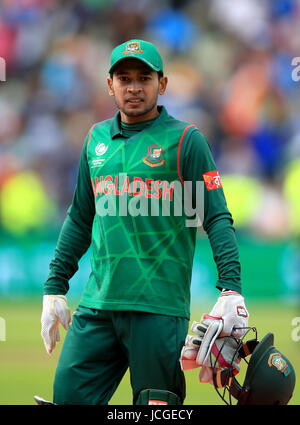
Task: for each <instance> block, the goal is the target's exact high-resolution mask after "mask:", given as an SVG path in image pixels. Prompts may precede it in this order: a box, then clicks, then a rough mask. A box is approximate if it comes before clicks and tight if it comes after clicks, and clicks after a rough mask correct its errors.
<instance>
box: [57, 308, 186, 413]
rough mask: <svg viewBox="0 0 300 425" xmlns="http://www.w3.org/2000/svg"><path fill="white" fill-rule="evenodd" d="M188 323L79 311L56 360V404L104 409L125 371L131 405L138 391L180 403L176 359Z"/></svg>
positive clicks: (146, 315) (158, 317)
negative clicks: (156, 392)
mask: <svg viewBox="0 0 300 425" xmlns="http://www.w3.org/2000/svg"><path fill="white" fill-rule="evenodd" d="M187 331H188V320H187V319H186V318H182V317H173V316H166V315H160V314H152V313H145V312H137V311H104V310H95V309H90V308H87V307H83V306H79V307H78V309H77V311H76V312H75V314H74V315H73V320H72V324H71V326H70V328H69V330H68V332H67V334H66V338H65V342H64V345H63V348H62V351H61V355H60V358H59V362H58V366H57V370H56V375H55V380H54V396H53V401H54V403H56V404H98V405H105V404H108V402H109V400H110V399H111V397H112V395H113V394H114V392H115V390H116V388H117V387H118V385H119V383H120V381H121V379H122V377H123V376H124V374H125V372H126V370H127V369H128V367H129V370H130V381H131V386H132V395H133V404H135V402H136V400H137V398H138V395H139V393H140V391H141V390H143V389H156V390H167V391H171V392H173V393H175V394H177V396H178V397H179V398H180V399H181V400H182V402H183V400H184V398H185V379H184V374H183V372H182V371H181V368H180V363H179V358H180V352H181V348H182V346H183V345H184V340H185V337H186V334H187Z"/></svg>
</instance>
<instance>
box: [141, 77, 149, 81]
mask: <svg viewBox="0 0 300 425" xmlns="http://www.w3.org/2000/svg"><path fill="white" fill-rule="evenodd" d="M141 80H142V81H148V80H150V77H142V78H141Z"/></svg>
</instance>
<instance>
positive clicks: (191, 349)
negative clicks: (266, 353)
mask: <svg viewBox="0 0 300 425" xmlns="http://www.w3.org/2000/svg"><path fill="white" fill-rule="evenodd" d="M222 326H223V322H222V320H221V319H212V318H211V317H210V316H208V315H204V316H203V319H202V320H201V322H193V324H192V326H191V331H192V332H193V333H195V334H196V335H197V336H192V335H187V337H186V340H185V345H184V347H183V348H182V351H181V356H180V364H181V368H182V370H183V371H185V370H188V369H194V368H197V367H200V366H201V371H200V375H199V379H200V382H209V383H211V384H213V372H216V371H217V370H219V369H224V368H229V369H232V371H233V373H234V374H237V373H238V372H239V369H240V368H239V362H240V358H239V355H238V353H237V351H236V349H237V346H238V343H237V341H236V340H235V339H234V338H227V339H224V338H223V337H220V334H221V332H222Z"/></svg>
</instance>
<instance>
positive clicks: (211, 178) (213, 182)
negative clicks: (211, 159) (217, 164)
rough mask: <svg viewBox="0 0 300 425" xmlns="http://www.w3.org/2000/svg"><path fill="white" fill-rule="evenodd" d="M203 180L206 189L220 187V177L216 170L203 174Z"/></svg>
mask: <svg viewBox="0 0 300 425" xmlns="http://www.w3.org/2000/svg"><path fill="white" fill-rule="evenodd" d="M203 180H204V183H205V186H206V189H207V190H213V189H220V188H222V187H223V186H222V183H221V177H220V174H219V171H218V170H215V171H209V172H207V173H205V174H203Z"/></svg>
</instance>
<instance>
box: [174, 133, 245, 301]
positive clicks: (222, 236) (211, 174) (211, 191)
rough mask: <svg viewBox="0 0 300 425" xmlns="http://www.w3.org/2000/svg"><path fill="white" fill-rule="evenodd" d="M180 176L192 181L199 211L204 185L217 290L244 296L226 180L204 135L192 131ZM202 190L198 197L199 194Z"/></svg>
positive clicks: (184, 149)
mask: <svg viewBox="0 0 300 425" xmlns="http://www.w3.org/2000/svg"><path fill="white" fill-rule="evenodd" d="M180 173H181V178H182V180H183V183H184V182H191V187H192V203H193V207H194V208H195V209H196V210H197V208H199V206H198V204H197V202H196V201H197V195H198V196H199V186H197V184H196V182H201V183H200V186H201V190H202V191H203V192H201V194H202V193H203V195H202V198H201V196H200V198H201V199H202V202H201V204H200V207H201V210H202V211H199V212H198V211H197V212H198V215H199V217H202V225H203V229H204V230H205V232H206V233H207V235H208V238H209V242H210V245H211V248H212V253H213V258H214V261H215V263H216V266H217V270H218V281H217V285H216V286H217V288H219V289H222V288H226V289H232V290H235V291H238V292H240V293H241V266H240V260H239V251H238V246H237V241H236V235H235V229H234V227H233V219H232V215H231V213H230V211H229V209H228V207H227V203H226V199H225V195H224V191H223V188H222V180H221V177H220V175H219V173H218V170H217V167H216V164H215V161H214V159H213V156H212V153H211V149H210V146H209V144H208V142H207V140H206V139H205V137H204V136H203V135H202V133H201V132H200V131H199V130H198V129H196V128H193V129H191V131H189V132H188V133H187V135H186V137H185V140H184V143H183V144H182V148H181V152H180ZM197 191H198V194H197Z"/></svg>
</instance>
